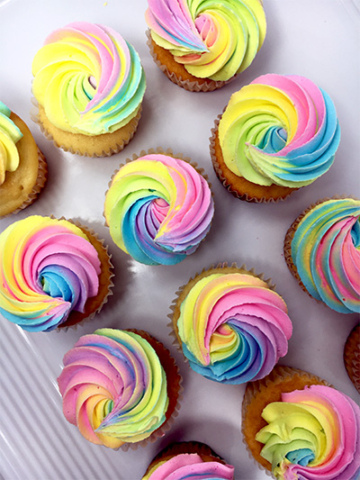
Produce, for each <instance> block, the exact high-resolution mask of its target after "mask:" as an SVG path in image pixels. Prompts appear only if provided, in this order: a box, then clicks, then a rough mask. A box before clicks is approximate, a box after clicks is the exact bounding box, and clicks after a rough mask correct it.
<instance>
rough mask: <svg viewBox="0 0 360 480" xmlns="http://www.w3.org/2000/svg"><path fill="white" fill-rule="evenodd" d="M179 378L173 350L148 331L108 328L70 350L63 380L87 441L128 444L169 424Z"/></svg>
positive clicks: (70, 411)
mask: <svg viewBox="0 0 360 480" xmlns="http://www.w3.org/2000/svg"><path fill="white" fill-rule="evenodd" d="M180 381H181V379H180V376H179V373H178V370H177V367H176V365H175V362H174V360H173V359H172V358H171V356H170V354H169V352H168V351H167V350H166V349H165V348H164V347H163V345H162V344H160V343H159V342H157V341H156V340H155V339H154V338H153V337H151V336H150V335H149V334H147V333H146V332H142V331H139V332H136V331H135V330H134V331H122V330H113V329H110V328H103V329H100V330H96V331H95V333H94V334H91V335H84V336H82V337H81V338H80V340H79V341H78V342H76V344H75V345H74V347H73V348H72V349H71V350H70V351H69V352H68V353H66V354H65V356H64V369H63V371H62V372H61V374H60V376H59V378H58V385H59V390H60V393H61V396H62V399H63V412H64V415H65V418H66V419H67V420H68V422H70V423H71V424H73V425H75V426H77V427H78V429H79V431H80V433H81V434H82V435H83V436H84V437H85V438H86V439H87V440H88V441H90V442H92V443H95V444H97V445H105V446H106V447H109V448H113V449H118V448H120V447H122V448H123V449H124V450H127V448H128V447H129V445H130V444H131V445H133V446H134V445H135V444H141V445H144V444H145V443H146V441H147V440H149V439H150V437H151V440H152V441H154V440H155V439H156V437H157V436H163V435H164V432H165V431H166V430H167V429H169V426H170V423H171V422H169V420H170V418H171V416H172V415H174V414H176V411H177V409H178V405H177V400H178V394H179V389H180ZM165 424H167V425H166V426H165Z"/></svg>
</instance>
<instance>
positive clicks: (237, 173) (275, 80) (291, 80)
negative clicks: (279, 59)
mask: <svg viewBox="0 0 360 480" xmlns="http://www.w3.org/2000/svg"><path fill="white" fill-rule="evenodd" d="M339 142H340V127H339V122H338V119H337V116H336V110H335V106H334V104H333V102H332V100H331V99H330V97H329V95H328V94H327V93H326V92H325V91H324V90H322V89H321V88H319V87H317V86H316V85H315V84H314V83H313V82H311V81H310V80H308V79H307V78H305V77H300V76H298V75H273V74H269V75H262V76H261V77H258V78H256V79H255V80H254V81H253V82H252V83H250V85H247V86H245V87H243V88H242V89H241V90H239V91H238V92H236V93H234V94H233V95H232V97H231V99H230V102H229V103H228V105H227V107H226V109H225V111H224V113H223V114H222V115H221V116H220V121H218V120H217V121H216V122H215V129H214V130H213V136H212V138H211V156H212V161H213V165H214V169H215V172H216V174H217V176H218V177H219V179H220V180H221V182H222V183H223V184H224V186H225V187H226V188H227V189H228V190H229V191H230V192H231V193H233V194H234V195H235V196H236V197H238V198H240V199H242V200H247V201H255V202H264V201H276V200H279V199H283V198H286V197H287V196H288V195H290V194H291V193H292V192H293V191H294V190H296V189H298V188H300V187H304V186H306V185H310V184H311V183H312V182H314V181H315V180H316V179H318V178H319V177H320V176H321V175H323V174H324V173H326V172H327V171H328V170H329V168H330V167H331V165H332V164H333V162H334V157H335V152H336V150H337V148H338V146H339Z"/></svg>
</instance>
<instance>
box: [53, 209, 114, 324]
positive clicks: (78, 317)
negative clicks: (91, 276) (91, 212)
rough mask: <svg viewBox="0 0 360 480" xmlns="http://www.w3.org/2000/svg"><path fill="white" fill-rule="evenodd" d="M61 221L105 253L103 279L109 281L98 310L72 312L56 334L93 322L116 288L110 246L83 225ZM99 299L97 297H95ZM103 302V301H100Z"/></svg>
mask: <svg viewBox="0 0 360 480" xmlns="http://www.w3.org/2000/svg"><path fill="white" fill-rule="evenodd" d="M51 218H55V217H54V216H51ZM59 220H66V221H68V222H70V223H72V224H73V225H76V226H77V227H79V228H80V229H81V230H82V231H83V232H84V233H85V234H86V235H87V236H88V237H89V238H90V243H91V244H92V245H93V246H94V247H95V248H96V249H97V250H98V251H99V249H101V251H102V252H103V254H104V256H105V257H106V261H102V262H101V274H100V275H101V277H102V276H103V277H104V279H105V280H106V281H107V285H106V292H105V293H104V294H103V295H102V298H99V301H98V302H97V303H98V305H96V308H95V309H94V310H93V311H91V312H89V313H88V314H83V313H81V312H75V311H72V312H71V313H70V315H69V317H68V319H67V320H66V321H65V322H64V323H62V324H60V325H58V327H57V328H56V329H55V330H56V332H64V331H65V332H66V331H67V330H69V329H71V330H77V327H78V325H80V324H82V325H83V324H84V322H88V321H89V320H91V319H92V318H93V317H94V316H95V315H96V314H97V313H99V312H100V311H101V310H102V308H103V306H104V305H105V304H106V303H107V302H108V300H109V297H110V296H111V295H113V292H112V288H113V286H114V283H113V281H112V278H113V277H114V273H113V271H114V266H113V264H112V262H111V255H110V254H109V253H108V246H107V245H106V246H105V242H104V240H103V239H100V238H99V236H98V234H97V233H96V232H94V230H92V229H91V228H88V227H86V226H84V225H82V224H81V223H79V222H77V221H75V220H72V219H70V220H69V219H66V218H64V217H61V218H59ZM101 277H100V285H101ZM93 298H95V299H96V298H97V297H93ZM89 300H90V301H91V298H90V299H88V301H89ZM100 300H101V301H100ZM85 307H86V304H85Z"/></svg>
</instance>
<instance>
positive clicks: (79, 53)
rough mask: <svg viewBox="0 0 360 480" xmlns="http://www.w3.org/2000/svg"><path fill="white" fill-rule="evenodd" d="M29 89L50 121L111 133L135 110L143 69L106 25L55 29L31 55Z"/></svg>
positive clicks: (141, 90) (71, 129)
mask: <svg viewBox="0 0 360 480" xmlns="http://www.w3.org/2000/svg"><path fill="white" fill-rule="evenodd" d="M32 71H33V75H34V77H35V78H34V82H33V93H34V95H35V97H36V99H37V101H38V102H39V104H40V105H42V106H43V107H44V109H45V113H46V116H47V117H48V119H49V120H50V122H51V123H52V124H53V125H55V126H56V127H57V128H59V129H61V130H65V131H68V132H72V133H82V134H85V135H99V134H103V133H109V132H110V133H111V132H113V131H115V130H118V129H119V128H121V127H123V126H124V125H126V124H128V123H129V122H130V120H131V119H132V118H134V117H135V116H136V114H137V113H138V111H139V109H140V106H141V102H142V99H143V96H144V93H145V74H144V70H143V68H142V66H141V63H140V58H139V56H138V54H137V53H136V51H135V50H134V48H133V47H132V46H131V45H130V44H129V43H128V42H126V41H125V40H124V39H123V38H122V37H121V35H119V34H118V33H117V32H115V31H114V30H113V29H111V28H109V27H105V26H102V25H96V24H91V23H86V22H75V23H70V24H69V25H67V26H65V27H64V28H60V29H58V30H55V32H53V33H52V34H51V35H49V36H48V37H47V39H46V40H45V44H44V46H43V47H42V48H41V49H40V50H39V51H38V52H37V54H36V55H35V58H34V61H33V64H32Z"/></svg>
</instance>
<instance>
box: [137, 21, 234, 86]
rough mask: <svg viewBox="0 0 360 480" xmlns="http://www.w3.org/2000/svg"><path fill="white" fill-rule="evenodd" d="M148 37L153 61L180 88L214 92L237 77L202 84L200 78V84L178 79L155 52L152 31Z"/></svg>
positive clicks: (148, 31)
mask: <svg viewBox="0 0 360 480" xmlns="http://www.w3.org/2000/svg"><path fill="white" fill-rule="evenodd" d="M146 36H147V38H148V39H147V42H146V44H147V46H148V47H149V49H150V54H151V56H152V57H153V60H154V62H155V63H156V65H157V66H158V67H159V68H160V70H161V71H162V72H163V73H164V74H165V75H166V76H167V77H168V79H169V80H171V81H172V82H173V83H175V84H176V85H178V86H179V87H182V88H184V89H185V90H188V91H189V92H213V91H214V90H218V89H219V88H221V87H223V86H224V85H227V84H228V83H230V82H232V81H233V80H235V78H236V77H237V75H234V76H233V77H231V78H230V79H229V80H225V81H224V80H211V79H207V80H208V81H207V82H205V83H201V80H202V79H200V78H199V80H200V83H199V82H197V81H193V82H191V81H190V80H183V79H182V78H181V77H178V76H177V75H176V74H175V73H174V72H170V70H169V69H168V67H167V66H166V65H164V64H162V63H161V62H160V60H159V59H158V56H157V54H156V53H155V51H154V46H153V43H152V38H151V33H150V30H147V31H146Z"/></svg>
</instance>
